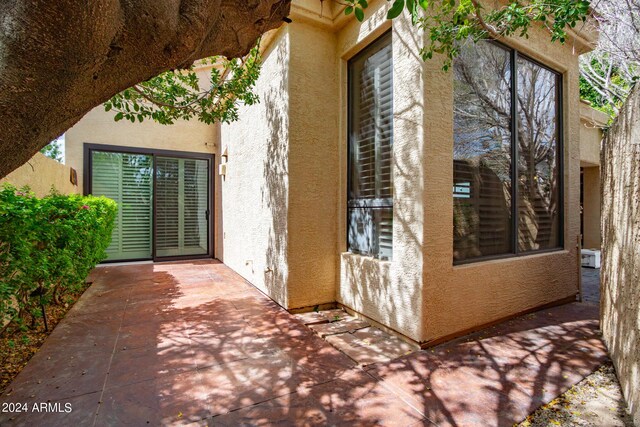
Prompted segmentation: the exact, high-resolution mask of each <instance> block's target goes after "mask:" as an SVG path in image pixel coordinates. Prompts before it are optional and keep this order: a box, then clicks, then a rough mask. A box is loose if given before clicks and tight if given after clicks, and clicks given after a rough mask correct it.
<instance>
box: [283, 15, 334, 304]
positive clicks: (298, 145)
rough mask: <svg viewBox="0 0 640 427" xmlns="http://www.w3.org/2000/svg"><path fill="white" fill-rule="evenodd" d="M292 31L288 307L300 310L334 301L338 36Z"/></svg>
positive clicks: (303, 28) (300, 27)
mask: <svg viewBox="0 0 640 427" xmlns="http://www.w3.org/2000/svg"><path fill="white" fill-rule="evenodd" d="M288 27H289V31H290V35H291V53H290V55H291V61H290V63H289V69H290V70H291V73H290V74H289V111H290V115H289V120H290V121H289V182H290V186H289V203H288V205H289V211H288V218H287V224H288V236H289V246H288V248H287V252H288V260H289V280H288V292H289V298H288V308H299V307H306V306H310V305H316V304H322V303H329V302H334V301H335V300H336V287H335V280H336V268H337V265H336V241H337V235H338V229H337V227H336V221H337V218H338V197H337V194H338V192H337V190H338V188H339V182H340V168H339V164H338V144H337V140H338V138H339V132H338V120H339V114H338V111H339V108H340V104H339V101H338V100H339V90H338V68H337V64H338V58H336V37H335V35H334V34H332V33H330V32H327V31H325V30H323V29H321V28H317V27H314V26H311V25H306V24H301V23H297V22H296V21H294V22H293V23H292V24H291V25H289V26H288ZM310 47H312V48H310Z"/></svg>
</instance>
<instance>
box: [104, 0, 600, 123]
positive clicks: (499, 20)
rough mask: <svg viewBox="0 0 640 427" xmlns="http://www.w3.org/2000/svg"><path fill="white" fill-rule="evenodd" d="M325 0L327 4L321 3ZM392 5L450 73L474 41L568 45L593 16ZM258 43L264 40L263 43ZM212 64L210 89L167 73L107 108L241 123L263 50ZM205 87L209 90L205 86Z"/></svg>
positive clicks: (444, 4)
mask: <svg viewBox="0 0 640 427" xmlns="http://www.w3.org/2000/svg"><path fill="white" fill-rule="evenodd" d="M318 1H322V0H318ZM388 1H393V3H392V5H391V8H390V9H389V11H388V14H387V18H388V19H395V18H397V17H398V16H400V14H401V13H402V12H403V11H405V10H407V11H408V13H409V14H410V16H411V20H412V23H413V25H414V26H416V27H417V28H419V29H420V30H422V31H424V32H425V34H427V35H428V38H427V40H428V42H427V44H426V46H424V47H423V48H422V50H421V52H420V54H421V56H422V58H423V59H424V60H425V61H426V60H428V59H431V58H432V57H433V56H434V54H440V55H442V56H443V57H444V65H443V69H444V70H445V71H446V70H448V69H449V68H450V66H451V62H452V61H453V58H455V57H456V56H457V54H458V53H459V46H460V43H461V42H463V41H465V40H468V39H472V40H473V41H479V40H481V39H485V38H489V37H501V36H510V35H518V36H521V37H528V31H529V28H530V27H531V26H532V25H533V24H535V23H540V24H542V25H543V26H545V27H546V28H547V29H548V30H549V32H550V34H551V40H552V41H556V40H557V41H559V42H561V43H564V41H565V39H566V29H567V28H568V27H575V26H576V25H577V24H578V23H579V22H584V21H585V20H586V18H587V15H588V13H589V1H588V0H530V1H528V2H526V3H521V2H519V1H509V2H508V3H507V4H506V5H505V6H503V7H501V8H497V9H491V10H485V9H484V8H483V7H482V6H481V5H480V4H479V3H478V1H477V0H459V1H456V0H441V1H436V0H388ZM343 4H345V5H346V8H345V14H347V15H350V14H354V15H355V17H356V19H358V20H359V21H363V20H364V16H365V12H364V11H365V9H366V8H368V7H369V4H368V2H367V0H343ZM258 43H259V42H258ZM206 65H208V66H211V72H210V76H209V81H208V82H206V85H203V84H202V82H201V81H200V80H199V78H198V74H197V72H196V67H194V66H191V67H190V68H188V69H186V70H174V71H168V72H165V73H162V74H160V75H159V76H157V77H154V78H152V79H151V80H148V81H146V82H143V83H139V84H137V85H135V86H133V87H131V88H129V89H126V90H124V91H123V92H121V93H119V94H117V95H116V96H114V97H113V98H111V99H110V100H109V101H107V102H106V103H105V104H104V107H105V110H106V111H110V110H113V111H114V112H115V116H114V118H115V120H116V121H119V120H123V119H124V120H129V121H130V122H132V123H135V122H136V121H138V122H142V121H143V120H145V119H152V120H154V121H156V122H158V123H160V124H165V125H169V124H173V123H175V121H176V120H178V119H184V120H189V119H192V118H197V119H198V120H199V121H201V122H204V123H207V124H211V123H215V122H222V123H229V122H233V121H235V120H237V119H238V107H239V105H240V104H245V105H252V104H255V103H256V102H258V101H259V99H258V95H256V94H255V93H253V87H254V86H255V83H256V81H257V79H258V76H259V74H260V52H259V48H258V46H257V45H256V47H254V48H253V49H252V50H251V52H250V53H249V54H248V55H247V56H246V57H245V58H242V59H226V58H224V57H213V58H207V59H204V60H202V61H200V64H198V67H201V66H206ZM203 86H206V87H203Z"/></svg>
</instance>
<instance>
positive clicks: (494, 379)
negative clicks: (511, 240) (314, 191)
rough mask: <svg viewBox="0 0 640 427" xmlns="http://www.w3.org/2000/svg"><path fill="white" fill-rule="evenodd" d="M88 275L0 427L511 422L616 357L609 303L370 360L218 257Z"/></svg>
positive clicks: (21, 379) (14, 393) (11, 398)
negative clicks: (38, 407)
mask: <svg viewBox="0 0 640 427" xmlns="http://www.w3.org/2000/svg"><path fill="white" fill-rule="evenodd" d="M91 280H93V282H94V283H93V285H92V286H91V287H90V288H89V289H88V290H87V292H86V293H85V294H84V295H83V296H82V298H81V299H80V300H79V301H78V303H77V304H76V305H75V306H74V307H73V308H72V310H71V311H70V312H69V313H68V315H67V317H66V318H65V319H64V320H63V321H62V322H61V323H60V324H59V325H58V326H57V327H56V329H55V330H54V331H53V333H52V334H51V336H50V337H49V338H48V339H47V341H46V342H45V344H44V345H43V347H42V348H41V350H40V351H39V352H38V353H37V354H36V355H35V356H34V357H33V359H32V360H31V361H30V362H29V364H28V365H27V366H26V368H25V369H24V370H23V371H22V372H21V373H20V374H19V375H18V377H17V378H16V379H15V381H14V382H13V383H12V385H11V386H10V387H9V388H8V389H7V391H6V392H5V395H3V396H0V405H2V404H4V403H8V402H12V403H21V404H24V403H26V404H27V408H28V411H27V412H23V413H8V412H0V425H3V426H4V425H25V426H34V425H47V426H55V425H60V426H69V425H77V426H93V425H96V426H104V425H174V424H191V423H192V424H194V425H207V424H208V425H229V426H236V425H268V424H276V423H279V424H282V425H290V424H291V425H325V424H334V425H398V426H409V425H464V426H471V425H478V426H489V425H512V424H513V423H514V422H517V421H520V420H522V419H523V418H524V417H525V416H526V415H527V414H529V413H530V412H532V411H533V410H534V409H536V408H537V407H538V406H539V405H541V404H542V403H545V402H548V401H549V400H551V399H552V398H554V397H555V396H557V395H559V394H561V393H562V392H564V391H565V390H566V389H568V388H569V387H570V386H571V385H573V384H575V383H577V382H578V381H580V380H581V379H582V378H583V377H584V376H586V375H587V374H589V373H590V372H592V371H593V370H594V369H596V368H597V367H598V366H600V364H601V363H602V362H603V361H605V360H606V358H607V357H606V352H605V348H604V346H603V344H602V342H601V340H600V338H599V335H598V320H597V319H598V306H597V304H589V303H587V304H578V303H573V304H569V305H565V306H561V307H556V308H553V309H548V310H543V311H540V312H537V313H534V314H529V315H526V316H522V317H520V318H518V319H514V320H512V321H509V322H506V323H503V324H500V325H498V326H496V327H492V328H489V329H486V330H483V331H480V332H478V333H475V334H473V335H470V336H467V337H464V338H462V339H458V340H456V341H454V342H450V343H447V344H446V345H442V346H439V347H436V348H433V349H429V350H423V351H418V352H415V353H412V354H409V355H406V356H403V357H401V358H399V359H395V360H393V361H391V362H387V363H379V364H374V365H370V366H367V367H366V368H365V369H361V368H358V367H357V366H356V364H355V363H354V362H353V361H352V360H351V359H350V358H349V357H347V356H346V355H344V354H343V353H341V352H339V351H338V350H336V349H335V348H333V347H332V346H331V345H330V344H328V343H327V342H326V341H324V340H323V339H321V338H319V337H318V336H317V335H315V334H314V333H313V332H312V331H311V330H310V329H309V328H307V327H305V326H304V325H303V324H302V323H301V322H299V321H298V320H296V319H295V318H294V317H293V316H291V315H290V314H289V313H287V312H286V311H285V310H283V309H281V308H280V307H278V306H277V305H276V304H275V303H273V302H272V301H271V300H269V299H268V298H267V297H265V296H264V295H263V294H261V293H260V292H259V291H257V290H256V289H255V288H253V287H252V286H251V285H250V284H248V283H247V282H245V281H244V280H243V279H242V278H241V277H239V276H238V275H237V274H235V273H234V272H233V271H232V270H230V269H229V268H227V267H226V266H224V265H223V264H221V263H218V262H215V261H199V262H183V263H170V264H139V265H128V266H109V267H100V268H97V269H96V270H95V271H94V272H93V273H92V276H91ZM42 402H50V403H52V404H53V405H50V406H49V408H48V409H49V411H48V412H37V411H33V404H34V403H37V404H40V403H42ZM67 403H68V404H70V405H71V408H72V411H71V412H65V406H64V405H65V404H67ZM55 404H59V405H55ZM0 407H4V406H0ZM45 409H46V408H45ZM51 410H54V411H53V412H51ZM56 410H57V411H56Z"/></svg>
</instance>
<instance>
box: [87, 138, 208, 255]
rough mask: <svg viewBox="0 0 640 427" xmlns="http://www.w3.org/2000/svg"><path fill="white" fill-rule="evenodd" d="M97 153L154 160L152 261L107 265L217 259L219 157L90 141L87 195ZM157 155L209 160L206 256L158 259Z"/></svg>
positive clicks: (89, 190) (90, 187)
mask: <svg viewBox="0 0 640 427" xmlns="http://www.w3.org/2000/svg"><path fill="white" fill-rule="evenodd" d="M94 151H104V152H110V153H125V154H146V155H150V156H152V157H153V176H152V179H153V187H152V198H153V207H152V209H151V224H152V236H151V257H150V258H137V259H126V260H105V261H102V262H103V263H109V262H134V261H149V260H152V261H154V262H158V261H180V260H192V259H210V258H213V256H214V254H215V248H214V244H215V239H214V235H213V234H214V230H215V224H214V221H215V198H214V186H215V180H214V175H213V174H214V170H213V169H214V166H215V155H214V154H209V153H196V152H191V151H175V150H161V149H155V148H138V147H125V146H121V145H110V144H92V143H89V142H85V143H84V144H83V168H82V169H83V171H82V172H83V173H82V177H83V178H82V179H83V193H84V195H85V196H86V195H89V194H91V192H92V180H91V175H92V168H93V163H92V160H93V152H94ZM156 156H160V157H176V158H182V159H201V160H206V161H207V164H208V168H209V174H208V175H209V176H208V178H209V179H208V182H207V197H209V203H208V209H209V219H208V221H207V240H208V250H207V253H206V254H202V255H177V256H166V257H158V256H156V197H155V194H156V172H155V164H156V163H155V162H156Z"/></svg>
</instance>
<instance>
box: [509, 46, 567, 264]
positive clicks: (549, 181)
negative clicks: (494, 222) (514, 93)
mask: <svg viewBox="0 0 640 427" xmlns="http://www.w3.org/2000/svg"><path fill="white" fill-rule="evenodd" d="M559 191H560V186H559V181H558V78H557V75H556V74H555V73H553V72H551V71H549V70H547V69H545V68H542V67H541V66H539V65H537V64H535V63H533V62H531V61H528V60H527V59H524V58H518V250H519V251H520V252H526V251H531V250H538V249H549V248H555V247H557V246H559V244H560V242H559V213H560V206H559V200H560V198H559Z"/></svg>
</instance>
